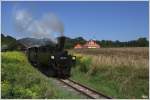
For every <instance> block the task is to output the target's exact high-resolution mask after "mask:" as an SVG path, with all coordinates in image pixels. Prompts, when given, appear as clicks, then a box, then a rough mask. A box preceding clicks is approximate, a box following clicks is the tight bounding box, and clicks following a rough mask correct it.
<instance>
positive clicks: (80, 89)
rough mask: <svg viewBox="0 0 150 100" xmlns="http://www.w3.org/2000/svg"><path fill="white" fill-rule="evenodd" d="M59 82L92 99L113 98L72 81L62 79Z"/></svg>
mask: <svg viewBox="0 0 150 100" xmlns="http://www.w3.org/2000/svg"><path fill="white" fill-rule="evenodd" d="M59 81H61V82H63V83H64V84H66V85H68V86H69V87H71V88H73V89H75V90H76V91H78V92H80V93H82V94H83V95H86V96H87V97H89V98H90V99H112V97H109V96H106V95H104V94H102V93H100V92H97V91H95V90H93V89H91V88H89V87H87V86H84V85H82V84H80V83H77V82H75V81H73V80H71V79H60V80H59Z"/></svg>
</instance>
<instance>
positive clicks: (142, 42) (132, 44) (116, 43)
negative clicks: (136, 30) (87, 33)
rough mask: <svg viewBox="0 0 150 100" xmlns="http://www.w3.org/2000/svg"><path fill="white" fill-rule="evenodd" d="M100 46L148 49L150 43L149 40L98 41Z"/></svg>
mask: <svg viewBox="0 0 150 100" xmlns="http://www.w3.org/2000/svg"><path fill="white" fill-rule="evenodd" d="M96 42H97V43H98V44H100V45H101V46H102V47H148V46H149V41H148V40H147V38H145V37H143V38H139V39H137V40H131V41H127V42H120V41H119V40H117V41H110V40H102V41H96Z"/></svg>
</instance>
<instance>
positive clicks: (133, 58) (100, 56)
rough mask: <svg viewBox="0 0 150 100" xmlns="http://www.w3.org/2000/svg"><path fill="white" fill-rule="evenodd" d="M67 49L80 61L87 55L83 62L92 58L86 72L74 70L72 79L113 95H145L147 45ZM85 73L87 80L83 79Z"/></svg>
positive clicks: (147, 62) (146, 92) (132, 96)
mask: <svg viewBox="0 0 150 100" xmlns="http://www.w3.org/2000/svg"><path fill="white" fill-rule="evenodd" d="M70 52H71V53H74V54H75V55H76V56H77V60H78V59H79V61H80V62H81V63H82V62H83V60H86V59H87V61H84V62H88V63H89V59H88V58H91V63H90V64H89V65H88V67H87V68H88V69H89V70H88V71H87V72H86V73H84V74H85V75H84V74H83V73H80V72H79V71H77V70H75V71H76V72H73V73H74V76H73V78H74V79H76V80H78V81H80V82H81V83H84V84H87V85H89V86H92V87H93V88H95V89H96V90H100V91H103V92H105V93H107V94H109V95H112V96H114V97H116V98H143V96H146V98H148V97H147V96H148V82H149V80H148V79H149V51H148V48H100V49H78V50H72V51H70ZM79 64H80V63H79ZM78 66H80V67H83V66H82V65H78ZM77 75H78V76H77ZM85 77H88V78H87V80H83V79H84V78H85Z"/></svg>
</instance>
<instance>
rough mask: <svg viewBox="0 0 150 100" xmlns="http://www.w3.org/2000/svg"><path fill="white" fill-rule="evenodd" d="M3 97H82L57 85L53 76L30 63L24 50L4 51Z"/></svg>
mask: <svg viewBox="0 0 150 100" xmlns="http://www.w3.org/2000/svg"><path fill="white" fill-rule="evenodd" d="M1 55H2V63H1V98H3V99H4V98H5V99H45V98H49V99H54V98H65V99H66V98H80V96H77V95H74V94H73V93H70V92H69V91H66V90H62V89H61V88H59V87H57V86H56V85H55V84H54V83H53V82H52V79H51V78H48V77H46V76H44V75H43V74H41V73H40V72H39V71H38V70H37V69H35V68H34V67H33V66H31V65H30V63H29V62H28V60H27V57H26V55H25V54H24V53H22V52H2V53H1Z"/></svg>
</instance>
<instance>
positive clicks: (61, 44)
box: [58, 36, 65, 51]
mask: <svg viewBox="0 0 150 100" xmlns="http://www.w3.org/2000/svg"><path fill="white" fill-rule="evenodd" d="M64 45H65V37H64V36H61V37H59V38H58V50H59V51H62V50H63V49H64Z"/></svg>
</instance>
